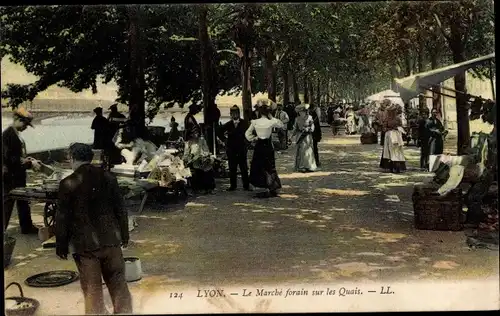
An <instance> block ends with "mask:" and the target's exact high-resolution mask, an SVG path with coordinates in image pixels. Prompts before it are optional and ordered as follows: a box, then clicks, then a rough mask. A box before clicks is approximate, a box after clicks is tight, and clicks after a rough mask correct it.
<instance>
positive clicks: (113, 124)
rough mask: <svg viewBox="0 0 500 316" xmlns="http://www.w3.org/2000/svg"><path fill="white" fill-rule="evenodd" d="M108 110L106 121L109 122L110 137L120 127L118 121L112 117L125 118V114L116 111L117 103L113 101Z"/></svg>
mask: <svg viewBox="0 0 500 316" xmlns="http://www.w3.org/2000/svg"><path fill="white" fill-rule="evenodd" d="M109 109H110V111H111V112H109V116H108V121H109V122H110V133H111V138H113V137H114V136H115V134H116V132H117V131H118V128H119V127H120V123H119V122H113V119H125V118H126V117H125V115H123V114H122V113H120V112H118V105H117V104H116V103H115V104H113V105H111V106H110V107H109Z"/></svg>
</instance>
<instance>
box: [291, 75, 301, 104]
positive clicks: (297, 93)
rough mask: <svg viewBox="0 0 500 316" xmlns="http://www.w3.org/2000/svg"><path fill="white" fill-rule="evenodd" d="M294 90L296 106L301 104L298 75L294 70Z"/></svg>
mask: <svg viewBox="0 0 500 316" xmlns="http://www.w3.org/2000/svg"><path fill="white" fill-rule="evenodd" d="M292 89H293V102H294V103H295V105H299V104H300V96H299V84H298V82H297V73H296V72H295V70H293V69H292Z"/></svg>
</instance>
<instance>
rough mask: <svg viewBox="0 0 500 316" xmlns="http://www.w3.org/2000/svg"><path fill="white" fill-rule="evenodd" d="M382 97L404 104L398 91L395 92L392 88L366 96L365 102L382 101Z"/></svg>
mask: <svg viewBox="0 0 500 316" xmlns="http://www.w3.org/2000/svg"><path fill="white" fill-rule="evenodd" d="M384 99H389V100H391V102H392V103H395V104H398V105H401V106H404V102H403V99H401V95H400V94H399V93H398V92H395V91H393V90H390V89H389V90H384V91H381V92H378V93H375V94H372V95H371V96H369V97H366V99H365V101H366V102H373V101H375V102H378V103H380V102H382V101H383V100H384Z"/></svg>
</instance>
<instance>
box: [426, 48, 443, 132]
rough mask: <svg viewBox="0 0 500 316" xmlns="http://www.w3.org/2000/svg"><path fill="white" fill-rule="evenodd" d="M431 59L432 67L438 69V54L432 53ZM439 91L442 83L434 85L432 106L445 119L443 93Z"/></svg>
mask: <svg viewBox="0 0 500 316" xmlns="http://www.w3.org/2000/svg"><path fill="white" fill-rule="evenodd" d="M430 59H431V69H436V68H437V67H438V58H437V54H433V53H431V54H430ZM437 92H441V85H435V86H433V87H432V108H433V109H436V110H437V111H438V116H439V118H440V119H441V120H442V121H443V119H446V118H443V112H444V111H443V109H442V105H441V95H440V94H439V93H437ZM443 124H444V122H443Z"/></svg>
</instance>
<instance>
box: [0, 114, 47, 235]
mask: <svg viewBox="0 0 500 316" xmlns="http://www.w3.org/2000/svg"><path fill="white" fill-rule="evenodd" d="M32 120H33V116H32V115H31V113H29V112H28V111H26V109H24V108H23V107H21V108H18V109H17V110H15V111H14V122H13V124H12V125H11V126H9V127H7V128H6V129H5V131H3V132H2V158H3V165H2V176H3V215H4V218H3V220H4V222H3V227H4V230H6V229H7V227H8V226H9V221H10V217H11V215H12V211H13V209H14V203H15V202H16V201H15V200H12V199H10V198H8V196H7V195H8V193H9V192H10V191H11V190H12V189H14V188H18V187H25V186H26V177H27V174H26V170H27V169H34V170H37V169H39V168H40V165H39V163H38V162H37V161H36V160H34V159H32V158H26V145H25V143H24V141H23V139H22V138H21V136H20V133H21V132H23V131H25V130H26V129H27V128H28V126H31V127H33V125H32V124H31V121H32ZM16 204H17V214H18V217H19V225H20V226H21V233H23V234H37V233H38V228H37V227H36V226H35V225H33V221H32V220H31V210H30V205H29V202H27V201H21V200H17V203H16Z"/></svg>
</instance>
